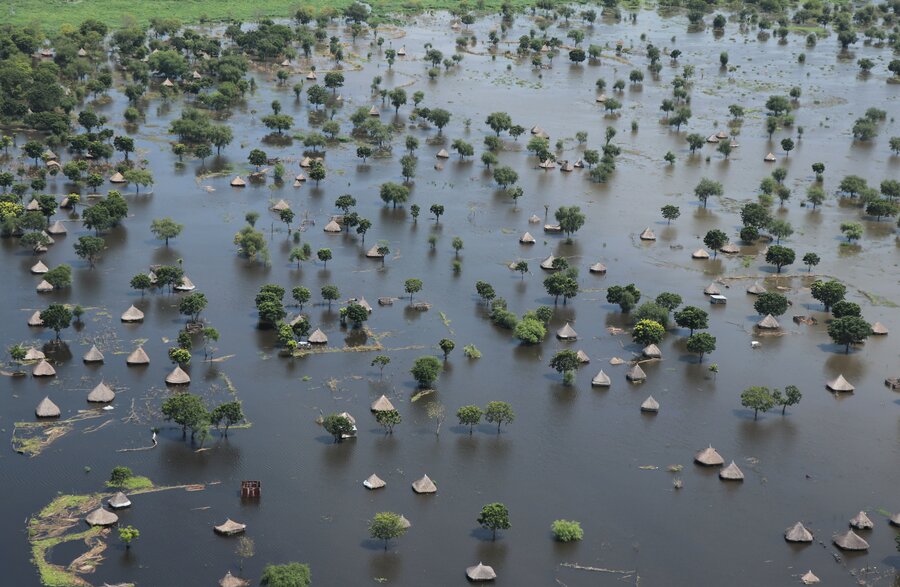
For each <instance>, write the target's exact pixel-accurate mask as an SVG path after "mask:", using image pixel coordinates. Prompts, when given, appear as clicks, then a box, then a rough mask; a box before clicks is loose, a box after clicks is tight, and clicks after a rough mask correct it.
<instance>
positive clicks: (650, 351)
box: [641, 344, 662, 359]
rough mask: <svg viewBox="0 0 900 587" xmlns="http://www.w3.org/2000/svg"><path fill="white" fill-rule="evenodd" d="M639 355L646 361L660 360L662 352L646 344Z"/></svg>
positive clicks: (652, 345) (654, 346)
mask: <svg viewBox="0 0 900 587" xmlns="http://www.w3.org/2000/svg"><path fill="white" fill-rule="evenodd" d="M641 354H642V355H644V356H645V357H647V358H648V359H661V358H662V351H661V350H659V347H658V346H656V345H655V344H648V345H647V346H645V347H644V348H643V349H642V350H641Z"/></svg>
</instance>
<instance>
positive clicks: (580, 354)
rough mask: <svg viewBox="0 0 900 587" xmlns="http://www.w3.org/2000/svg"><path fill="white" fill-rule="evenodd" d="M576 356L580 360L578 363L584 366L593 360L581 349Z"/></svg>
mask: <svg viewBox="0 0 900 587" xmlns="http://www.w3.org/2000/svg"><path fill="white" fill-rule="evenodd" d="M575 356H576V357H577V358H578V362H579V363H582V364H584V365H587V364H588V363H590V362H591V358H590V357H589V356H588V354H587V353H586V352H584V351H583V350H581V349H578V352H577V353H575Z"/></svg>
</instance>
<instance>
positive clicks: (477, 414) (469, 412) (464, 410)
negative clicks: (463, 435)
mask: <svg viewBox="0 0 900 587" xmlns="http://www.w3.org/2000/svg"><path fill="white" fill-rule="evenodd" d="M483 415H484V412H483V411H482V410H481V408H479V407H478V406H463V407H461V408H459V409H458V410H457V411H456V418H457V419H458V420H459V425H460V426H468V427H469V435H470V436H471V435H472V429H473V428H474V427H475V426H477V425H478V424H479V423H480V422H481V417H482V416H483Z"/></svg>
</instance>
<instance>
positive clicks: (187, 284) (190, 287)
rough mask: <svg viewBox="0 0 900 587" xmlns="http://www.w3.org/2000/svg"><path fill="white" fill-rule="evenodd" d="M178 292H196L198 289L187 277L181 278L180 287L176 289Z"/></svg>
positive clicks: (177, 286)
mask: <svg viewBox="0 0 900 587" xmlns="http://www.w3.org/2000/svg"><path fill="white" fill-rule="evenodd" d="M174 289H175V290H177V291H194V290H195V289H197V286H196V285H194V282H193V281H191V278H190V277H188V276H187V275H185V276H184V277H182V278H181V281H179V282H178V285H176V286H175V288H174Z"/></svg>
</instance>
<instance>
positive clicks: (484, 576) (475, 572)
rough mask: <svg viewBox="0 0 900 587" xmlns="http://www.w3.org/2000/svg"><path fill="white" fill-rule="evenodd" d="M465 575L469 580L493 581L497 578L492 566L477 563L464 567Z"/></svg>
mask: <svg viewBox="0 0 900 587" xmlns="http://www.w3.org/2000/svg"><path fill="white" fill-rule="evenodd" d="M466 577H468V578H469V581H493V580H494V579H496V578H497V573H495V572H494V569H493V567H489V566H488V565H485V564H483V563H478V564H477V565H475V566H474V567H468V568H467V569H466Z"/></svg>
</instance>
